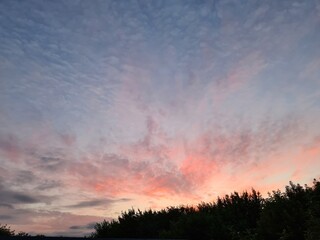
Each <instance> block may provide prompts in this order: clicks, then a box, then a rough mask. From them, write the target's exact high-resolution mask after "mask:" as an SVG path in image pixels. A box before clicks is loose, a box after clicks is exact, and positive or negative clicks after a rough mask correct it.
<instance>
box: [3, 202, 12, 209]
mask: <svg viewBox="0 0 320 240" xmlns="http://www.w3.org/2000/svg"><path fill="white" fill-rule="evenodd" d="M0 208H10V209H13V206H12V205H11V204H8V203H0Z"/></svg>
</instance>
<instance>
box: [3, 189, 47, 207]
mask: <svg viewBox="0 0 320 240" xmlns="http://www.w3.org/2000/svg"><path fill="white" fill-rule="evenodd" d="M50 201H51V197H47V196H43V195H38V194H35V195H31V194H29V193H26V192H21V191H16V190H11V189H9V188H5V187H4V186H1V185H0V204H2V205H3V206H7V207H9V208H10V206H12V204H33V203H49V202H50Z"/></svg>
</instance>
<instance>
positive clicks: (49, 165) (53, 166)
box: [38, 156, 65, 171]
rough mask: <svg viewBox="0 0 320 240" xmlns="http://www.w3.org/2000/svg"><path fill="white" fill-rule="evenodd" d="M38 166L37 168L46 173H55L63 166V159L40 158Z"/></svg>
mask: <svg viewBox="0 0 320 240" xmlns="http://www.w3.org/2000/svg"><path fill="white" fill-rule="evenodd" d="M40 160H41V162H40V164H39V165H38V167H40V168H42V169H44V170H47V171H56V170H59V169H60V168H62V167H63V166H64V161H65V160H64V159H63V158H61V157H52V156H42V157H40Z"/></svg>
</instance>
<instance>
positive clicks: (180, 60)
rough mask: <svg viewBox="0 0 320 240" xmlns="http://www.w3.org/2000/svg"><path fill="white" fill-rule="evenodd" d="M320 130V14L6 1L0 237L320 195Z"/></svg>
mask: <svg viewBox="0 0 320 240" xmlns="http://www.w3.org/2000/svg"><path fill="white" fill-rule="evenodd" d="M319 119H320V2H319V1H317V0H310V1H304V2H301V1H298V0H280V1H279V0H271V1H255V0H250V1H246V2H245V3H244V2H239V1H236V0H212V1H206V0H204V1H191V0H185V1H180V0H177V1H170V0H164V1H160V0H159V1H147V0H137V1H134V0H132V1H111V0H110V1H99V0H94V1H84V0H74V1H62V0H57V1H49V0H43V1H41V0H34V1H31V0H30V1H17V0H3V1H1V2H0V224H1V223H2V224H8V225H9V226H11V228H12V229H14V230H16V231H24V232H29V233H31V234H45V235H47V236H59V235H64V236H83V235H86V234H89V233H91V232H92V231H93V224H94V223H96V222H100V221H102V220H103V219H106V220H110V219H113V218H116V217H117V216H118V215H119V214H120V213H121V211H126V210H127V209H130V208H135V209H137V208H139V209H142V210H144V209H149V208H151V209H153V210H159V209H162V208H164V207H167V206H177V205H180V204H184V205H188V204H189V205H192V204H198V203H200V202H202V201H203V202H209V201H214V200H216V198H217V197H218V196H224V195H225V194H229V193H231V192H233V191H238V192H241V191H245V190H247V191H250V189H251V188H254V189H256V190H258V191H260V192H261V193H262V195H263V196H266V195H267V192H268V191H272V190H276V189H280V190H282V189H284V187H285V186H286V185H287V184H288V183H289V181H293V182H295V183H300V184H308V185H309V184H311V183H312V180H313V179H314V178H319V177H320V175H319V169H320V127H319ZM34 229H36V230H34ZM30 230H32V231H35V232H32V231H30Z"/></svg>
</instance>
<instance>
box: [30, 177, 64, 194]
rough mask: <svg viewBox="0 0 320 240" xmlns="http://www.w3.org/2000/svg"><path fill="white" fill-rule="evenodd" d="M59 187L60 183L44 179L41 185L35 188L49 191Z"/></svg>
mask: <svg viewBox="0 0 320 240" xmlns="http://www.w3.org/2000/svg"><path fill="white" fill-rule="evenodd" d="M61 186H62V183H61V182H60V181H56V180H48V179H46V180H44V181H43V182H42V183H40V184H39V185H38V186H37V187H36V189H38V190H41V191H43V190H49V189H53V188H57V187H61Z"/></svg>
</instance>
